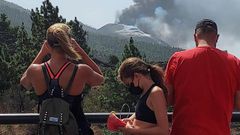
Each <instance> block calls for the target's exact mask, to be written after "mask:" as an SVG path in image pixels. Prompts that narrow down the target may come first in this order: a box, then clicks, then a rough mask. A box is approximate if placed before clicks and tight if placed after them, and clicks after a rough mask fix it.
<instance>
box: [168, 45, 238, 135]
mask: <svg viewBox="0 0 240 135" xmlns="http://www.w3.org/2000/svg"><path fill="white" fill-rule="evenodd" d="M165 77H166V78H165V79H166V83H167V85H168V84H170V85H172V86H173V99H174V100H173V106H174V112H173V123H172V124H173V125H172V132H171V135H230V127H229V126H230V122H231V117H232V111H233V105H234V95H235V92H236V90H240V62H239V60H238V59H237V58H236V57H234V56H233V55H231V54H228V53H227V52H224V51H221V50H219V49H216V48H213V47H207V46H206V47H196V48H194V49H191V50H186V51H182V52H177V53H175V54H174V55H173V56H172V57H171V58H170V60H169V62H168V66H167V69H166V76H165Z"/></svg>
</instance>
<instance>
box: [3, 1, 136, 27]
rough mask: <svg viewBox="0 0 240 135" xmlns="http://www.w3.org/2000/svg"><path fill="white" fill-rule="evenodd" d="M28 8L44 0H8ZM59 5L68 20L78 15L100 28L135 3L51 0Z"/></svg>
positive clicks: (61, 12) (32, 7) (84, 21)
mask: <svg viewBox="0 0 240 135" xmlns="http://www.w3.org/2000/svg"><path fill="white" fill-rule="evenodd" d="M6 1H9V2H13V3H15V4H17V5H19V6H21V7H23V8H26V9H35V8H36V7H40V5H42V1H43V0H6ZM50 1H51V3H52V4H53V5H54V6H58V7H59V9H60V11H59V12H60V14H61V15H62V16H63V17H64V18H66V19H67V20H70V19H71V20H73V19H74V17H75V16H76V17H77V18H78V20H79V21H81V22H83V23H84V24H87V25H89V26H92V27H94V28H100V27H102V26H103V25H105V24H107V23H113V22H115V18H116V15H117V13H119V12H121V11H122V10H123V9H125V8H127V7H129V6H130V5H131V4H133V1H132V0H50Z"/></svg>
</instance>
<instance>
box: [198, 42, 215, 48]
mask: <svg viewBox="0 0 240 135" xmlns="http://www.w3.org/2000/svg"><path fill="white" fill-rule="evenodd" d="M201 46H209V47H214V48H216V44H215V43H211V42H207V41H206V40H199V41H198V44H197V47H201Z"/></svg>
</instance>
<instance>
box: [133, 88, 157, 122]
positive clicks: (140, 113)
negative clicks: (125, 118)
mask: <svg viewBox="0 0 240 135" xmlns="http://www.w3.org/2000/svg"><path fill="white" fill-rule="evenodd" d="M154 86H156V84H153V85H152V86H151V87H150V88H149V89H148V91H147V92H146V93H145V94H144V95H143V96H141V97H140V99H139V100H138V103H137V105H136V111H135V114H136V119H137V120H141V121H144V122H149V123H153V124H156V123H157V120H156V117H155V114H154V112H153V111H152V110H151V109H150V108H149V107H148V106H147V103H146V102H147V99H148V96H149V94H150V93H151V91H152V89H153V87H154Z"/></svg>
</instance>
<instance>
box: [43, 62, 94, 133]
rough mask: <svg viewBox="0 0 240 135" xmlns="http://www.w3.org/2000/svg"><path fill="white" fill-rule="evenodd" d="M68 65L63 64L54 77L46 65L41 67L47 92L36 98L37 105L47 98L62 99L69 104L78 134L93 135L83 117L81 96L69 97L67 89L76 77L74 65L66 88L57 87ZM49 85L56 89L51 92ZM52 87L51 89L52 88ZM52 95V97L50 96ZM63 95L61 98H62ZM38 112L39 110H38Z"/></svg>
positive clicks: (76, 67)
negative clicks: (37, 100)
mask: <svg viewBox="0 0 240 135" xmlns="http://www.w3.org/2000/svg"><path fill="white" fill-rule="evenodd" d="M69 64H70V62H67V63H65V64H64V65H63V66H62V67H61V68H60V69H59V71H58V72H57V74H56V75H54V74H53V72H52V71H51V68H50V66H49V65H48V63H46V62H45V63H44V65H43V66H42V71H43V74H44V78H45V82H46V85H47V90H46V91H45V92H44V93H43V94H42V95H39V96H38V99H39V105H40V104H41V103H42V102H43V100H45V99H47V98H51V97H59V98H62V99H64V100H65V101H66V102H68V103H69V105H70V111H71V112H72V113H73V115H74V117H75V119H76V121H77V124H78V127H79V129H80V130H79V134H83V135H93V131H92V130H91V128H90V126H91V124H90V123H88V121H87V118H86V116H85V115H84V112H83V109H82V100H83V94H80V95H76V96H72V95H69V94H68V93H69V89H70V88H71V86H72V82H73V80H74V77H75V75H76V72H77V70H78V66H77V65H75V66H74V69H73V72H72V75H71V77H70V80H69V82H68V84H67V87H66V88H65V89H64V91H63V89H62V88H61V86H60V85H59V77H60V76H61V74H62V73H63V71H64V70H65V69H66V68H67V66H68V65H69ZM50 85H54V86H55V87H57V88H54V89H55V90H54V91H53V92H52V90H51V89H52V88H51V87H52V86H50ZM54 86H53V87H54ZM51 94H52V95H51ZM62 95H63V97H62ZM38 111H39V108H38Z"/></svg>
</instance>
